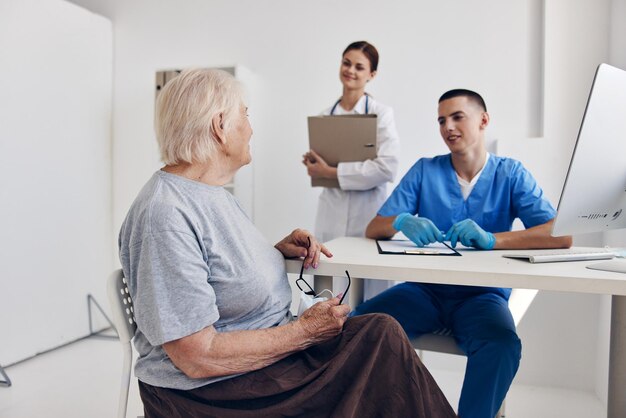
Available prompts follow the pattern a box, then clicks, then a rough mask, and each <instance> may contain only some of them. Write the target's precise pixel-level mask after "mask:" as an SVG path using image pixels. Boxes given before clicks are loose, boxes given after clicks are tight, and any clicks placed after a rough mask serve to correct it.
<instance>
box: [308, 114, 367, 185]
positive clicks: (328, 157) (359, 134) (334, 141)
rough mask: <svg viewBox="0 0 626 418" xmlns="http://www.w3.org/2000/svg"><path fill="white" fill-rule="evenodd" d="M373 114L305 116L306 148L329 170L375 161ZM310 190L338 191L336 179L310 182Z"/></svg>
mask: <svg viewBox="0 0 626 418" xmlns="http://www.w3.org/2000/svg"><path fill="white" fill-rule="evenodd" d="M377 120H378V117H377V115H372V114H368V115H324V116H309V117H308V128H309V148H310V149H312V150H314V151H315V152H317V153H318V154H319V155H320V156H321V157H322V158H323V159H324V161H326V163H328V165H330V166H332V167H337V164H339V163H347V162H354V161H365V160H371V159H374V158H376V152H377V151H376V122H377ZM311 186H313V187H334V188H339V181H338V180H337V179H313V178H312V179H311Z"/></svg>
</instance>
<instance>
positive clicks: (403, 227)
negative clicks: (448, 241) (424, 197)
mask: <svg viewBox="0 0 626 418" xmlns="http://www.w3.org/2000/svg"><path fill="white" fill-rule="evenodd" d="M393 227H394V228H395V229H396V230H398V231H402V233H403V234H404V235H406V236H407V238H408V239H410V240H411V241H413V242H414V243H415V244H416V245H417V246H418V247H423V246H424V245H428V244H431V243H433V242H442V241H443V234H442V233H441V231H440V230H439V228H437V227H436V226H435V224H434V223H433V222H432V221H431V220H430V219H428V218H420V217H418V216H413V215H411V214H410V213H406V212H405V213H401V214H400V215H398V216H396V219H394V221H393Z"/></svg>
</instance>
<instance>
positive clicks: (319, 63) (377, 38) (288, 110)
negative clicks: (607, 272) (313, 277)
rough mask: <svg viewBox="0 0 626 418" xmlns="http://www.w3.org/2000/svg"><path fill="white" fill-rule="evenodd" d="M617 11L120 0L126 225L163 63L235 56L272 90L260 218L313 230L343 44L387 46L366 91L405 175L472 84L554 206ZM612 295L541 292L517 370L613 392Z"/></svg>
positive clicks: (147, 151)
mask: <svg viewBox="0 0 626 418" xmlns="http://www.w3.org/2000/svg"><path fill="white" fill-rule="evenodd" d="M82 1H83V2H89V1H88V0H82ZM617 3H618V4H623V1H622V0H619V1H618V2H617ZM609 7H610V1H609V0H601V1H594V0H571V1H567V0H545V1H541V0H533V1H522V0H517V1H509V2H501V1H496V0H473V1H466V2H456V1H452V0H447V1H441V2H426V1H420V2H410V1H398V2H393V3H386V4H384V6H383V7H381V3H380V2H375V1H373V0H364V1H363V0H362V1H356V0H348V1H343V2H339V3H338V2H333V1H330V0H323V1H317V2H302V1H288V0H274V1H271V2H255V1H252V0H239V1H226V0H217V1H215V0H214V1H202V0H185V1H173V0H170V1H161V2H158V3H157V2H152V1H149V0H136V1H133V2H124V1H116V2H115V7H114V10H113V11H112V12H111V14H112V15H113V16H114V17H113V20H114V28H115V71H114V76H115V102H114V152H113V155H114V183H113V184H114V228H115V230H117V228H119V225H120V224H121V222H122V220H123V217H124V215H125V213H126V210H127V209H128V207H129V205H130V203H131V202H132V199H133V198H134V196H135V195H136V193H137V191H138V190H139V188H140V187H141V186H142V185H143V183H144V182H145V181H146V180H147V178H148V177H149V176H150V174H151V173H152V171H154V170H156V169H157V168H158V167H159V166H160V164H159V162H158V155H157V149H156V143H155V141H154V136H153V133H152V117H153V105H154V103H153V100H154V92H153V88H154V72H155V71H156V70H158V69H163V68H180V67H187V66H232V65H234V64H242V65H244V66H246V67H247V68H249V69H250V70H251V71H252V72H254V73H255V74H256V75H257V80H258V84H259V85H258V86H257V87H259V89H260V91H262V92H264V94H263V97H261V98H257V100H258V103H259V104H260V105H261V106H258V107H254V106H251V109H250V112H251V114H252V115H253V117H254V120H253V123H254V126H253V128H254V131H255V135H254V137H253V147H254V148H253V156H254V165H255V202H254V207H255V214H254V215H255V221H256V224H257V225H258V227H259V228H260V229H261V231H262V232H263V233H264V234H265V235H266V236H267V237H268V239H269V240H270V241H275V240H277V239H278V238H279V237H281V236H282V235H284V234H285V233H286V232H288V231H289V230H290V229H292V228H294V227H296V226H304V227H308V228H311V227H312V225H313V219H314V215H315V207H316V198H317V194H318V191H317V190H311V189H310V188H309V187H308V179H307V176H306V174H305V172H304V169H303V168H302V167H301V165H300V156H301V154H302V152H303V151H304V150H306V147H307V145H306V144H307V139H306V123H305V117H306V116H307V115H311V114H316V113H318V112H319V111H320V110H321V109H323V108H325V107H327V106H329V105H330V104H332V102H333V101H334V100H335V99H336V98H337V96H338V95H339V94H340V83H339V81H338V77H337V72H338V65H339V59H340V54H341V51H342V49H343V48H344V47H345V46H346V45H347V44H348V43H349V42H351V41H354V40H358V39H367V40H369V41H371V42H373V43H374V44H375V45H376V46H377V47H378V48H379V50H380V53H381V64H380V68H379V75H378V77H377V79H376V80H375V81H374V82H373V83H372V85H371V89H370V92H371V93H372V94H374V95H375V96H376V97H377V98H379V99H380V100H381V101H383V102H385V103H387V104H389V105H391V106H393V107H394V109H395V111H396V121H397V124H398V129H399V132H400V136H401V141H402V157H401V172H404V171H406V169H407V168H408V167H409V166H410V164H412V162H413V161H414V160H415V159H417V158H418V157H420V156H428V155H433V154H436V153H441V152H445V151H446V149H445V147H444V145H443V144H442V142H441V140H440V139H439V136H438V133H437V127H436V123H435V116H436V114H435V112H436V100H437V98H438V96H439V95H440V94H441V93H442V92H443V91H445V90H447V89H449V88H454V87H461V86H462V87H467V88H471V89H475V90H478V91H480V92H481V93H482V94H483V95H484V96H485V99H486V100H487V104H488V107H489V109H490V113H491V115H492V126H491V128H490V131H489V136H490V137H493V138H498V139H499V153H500V154H503V155H509V156H512V157H515V158H518V159H521V160H522V161H523V162H524V163H525V165H526V166H528V167H529V168H530V169H531V171H532V172H533V173H534V174H535V176H536V177H537V179H538V180H539V182H540V184H542V186H543V187H544V190H545V192H546V194H547V196H548V197H549V198H550V199H551V200H552V201H553V202H555V203H556V201H557V200H558V197H559V194H560V190H561V185H562V181H563V179H564V176H565V171H566V168H567V163H568V160H569V156H570V153H571V149H572V147H573V143H574V140H575V137H576V131H577V129H578V124H579V123H580V117H581V116H582V111H583V109H584V104H585V100H586V95H587V93H588V90H589V87H590V85H591V79H592V76H593V71H594V70H595V66H596V65H597V64H598V63H599V62H601V61H605V60H606V58H607V55H608V45H609V26H610V25H609V13H608V12H609ZM613 24H615V22H613ZM612 39H613V38H612ZM618 49H619V47H618ZM623 49H624V48H623V45H622V50H623ZM543 92H545V95H543V94H542V93H543ZM276 202H279V204H278V205H277V204H276ZM592 239H597V238H592ZM600 301H601V299H600V298H599V297H597V296H585V295H575V294H558V293H552V292H542V293H540V295H539V296H538V298H537V300H536V303H535V304H534V305H533V306H532V307H531V309H530V311H529V313H528V317H527V318H526V319H525V320H524V321H523V322H522V324H521V326H520V335H521V336H522V338H523V341H524V359H523V362H522V366H521V369H520V372H519V374H518V377H517V379H518V381H520V382H526V383H534V384H545V385H556V386H561V387H575V388H584V389H589V390H596V391H598V392H601V386H602V383H596V382H601V379H602V378H601V377H598V376H597V372H596V365H603V364H606V358H604V357H603V356H604V354H603V353H602V350H601V349H598V346H597V341H596V340H597V338H605V337H606V335H600V334H598V333H597V331H596V330H597V323H598V320H599V319H600V318H601V315H603V314H601V312H600V311H601V308H600V303H601V302H600ZM564 321H568V323H569V324H571V323H574V324H576V326H575V327H571V326H564ZM590 358H591V359H594V358H595V359H597V361H596V362H594V361H590V360H589V359H590ZM448 363H451V364H453V365H454V367H460V366H459V365H458V364H456V363H455V362H449V361H447V360H442V361H441V362H439V363H438V366H442V367H446V366H447V364H448ZM604 382H606V379H605V380H604Z"/></svg>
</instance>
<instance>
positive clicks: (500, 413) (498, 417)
mask: <svg viewBox="0 0 626 418" xmlns="http://www.w3.org/2000/svg"><path fill="white" fill-rule="evenodd" d="M505 404H506V399H505V400H503V401H502V405H500V409H499V410H498V413H497V414H496V418H504V417H505V416H506V412H505V411H504V406H505Z"/></svg>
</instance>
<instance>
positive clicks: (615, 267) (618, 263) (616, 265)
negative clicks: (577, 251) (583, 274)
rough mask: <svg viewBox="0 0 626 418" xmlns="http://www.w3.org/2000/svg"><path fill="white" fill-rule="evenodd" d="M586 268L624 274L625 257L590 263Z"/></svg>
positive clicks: (625, 266) (625, 270) (625, 272)
mask: <svg viewBox="0 0 626 418" xmlns="http://www.w3.org/2000/svg"><path fill="white" fill-rule="evenodd" d="M587 268H588V269H592V270H602V271H613V272H615V273H624V274H626V258H614V259H612V260H609V261H603V262H602V263H595V264H591V265H589V266H587Z"/></svg>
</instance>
